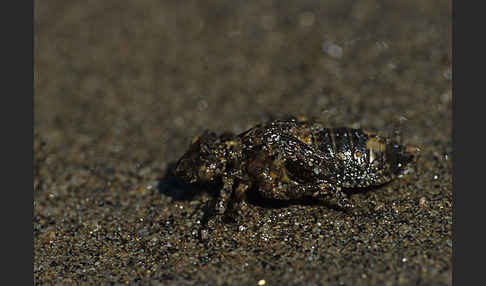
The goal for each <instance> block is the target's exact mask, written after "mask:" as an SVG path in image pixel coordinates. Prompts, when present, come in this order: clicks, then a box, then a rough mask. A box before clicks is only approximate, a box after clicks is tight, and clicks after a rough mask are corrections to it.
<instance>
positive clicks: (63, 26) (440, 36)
mask: <svg viewBox="0 0 486 286" xmlns="http://www.w3.org/2000/svg"><path fill="white" fill-rule="evenodd" d="M35 6H36V9H35V32H36V33H35V46H36V48H35V98H34V99H35V112H34V115H35V130H36V131H38V132H41V131H42V132H49V133H50V132H54V133H53V134H51V135H49V137H51V136H55V137H56V140H60V141H59V143H60V144H63V145H66V144H67V145H72V144H87V145H90V146H93V144H94V145H97V142H102V144H101V145H103V146H104V147H103V148H102V149H101V150H100V152H115V153H119V152H130V153H137V154H136V157H137V158H140V157H143V158H144V159H148V158H152V155H154V154H157V155H158V157H159V158H161V159H169V160H171V159H175V157H173V156H175V155H176V154H175V153H178V152H173V151H174V148H175V149H176V150H177V151H181V150H180V149H179V147H180V144H181V143H182V144H186V143H188V142H189V140H190V138H189V137H191V138H192V136H195V135H196V134H198V133H200V132H201V130H203V129H204V128H209V129H212V130H215V131H222V130H229V131H234V132H241V131H244V130H245V129H246V128H248V127H251V126H253V125H254V124H255V123H256V122H259V121H262V120H266V119H268V117H272V116H273V117H274V116H277V117H278V116H282V115H288V114H292V115H305V116H310V117H317V118H319V119H321V120H323V121H324V122H329V125H330V126H332V125H350V126H355V127H360V126H363V127H368V128H371V129H376V130H378V131H381V130H389V129H393V128H396V125H397V124H398V123H400V122H401V123H404V124H402V125H404V126H403V127H404V128H405V129H406V130H407V134H406V136H407V137H408V138H409V139H410V140H412V141H415V143H416V144H417V143H420V144H421V143H429V142H427V139H426V138H425V137H428V138H430V139H432V137H434V136H438V135H437V134H436V135H433V134H430V132H429V131H430V129H434V130H441V132H440V133H441V134H442V135H441V136H442V139H445V138H448V137H450V135H451V133H450V130H451V108H450V106H451V105H450V104H451V11H450V1H399V2H390V1H358V2H356V1H287V2H285V3H284V2H281V1H214V0H213V1H204V2H201V1H148V0H142V1H136V2H120V1H83V2H73V1H55V0H49V1H43V2H40V3H37V5H35ZM404 121H406V123H405V122H404ZM434 133H435V132H434ZM44 134H45V135H47V134H46V133H44ZM436 139H437V138H436ZM417 141H419V142H417ZM83 142H84V143H83ZM100 148H101V147H100ZM104 148H107V149H104ZM139 152H141V153H142V154H138V153H139ZM143 153H146V154H143ZM149 153H150V154H149Z"/></svg>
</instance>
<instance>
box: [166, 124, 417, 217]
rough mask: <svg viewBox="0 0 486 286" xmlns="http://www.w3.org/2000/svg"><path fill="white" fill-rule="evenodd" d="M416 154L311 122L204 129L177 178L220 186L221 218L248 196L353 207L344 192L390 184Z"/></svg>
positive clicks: (372, 137)
mask: <svg viewBox="0 0 486 286" xmlns="http://www.w3.org/2000/svg"><path fill="white" fill-rule="evenodd" d="M418 153H419V149H418V148H416V147H412V146H404V145H400V144H398V143H397V142H396V141H394V140H392V139H390V138H386V137H382V136H378V135H375V134H372V133H369V132H365V131H363V130H362V129H352V128H333V129H330V128H326V127H324V125H323V124H321V123H319V122H314V121H305V120H298V119H296V118H291V119H288V120H276V121H271V122H268V123H264V124H260V125H257V126H255V127H254V128H251V129H250V130H248V131H246V132H243V133H242V134H239V135H234V134H228V133H225V134H222V135H219V136H218V135H216V134H215V133H213V132H209V131H205V132H204V133H203V134H202V135H201V136H199V137H195V138H194V139H193V142H192V143H191V145H190V147H189V150H188V151H187V152H186V153H185V154H184V155H183V156H182V158H181V159H180V160H179V162H178V164H177V166H176V168H175V171H174V174H175V176H176V177H177V178H178V179H179V180H181V181H183V182H185V183H215V184H216V183H218V184H219V185H220V186H222V187H221V190H220V195H219V198H218V202H217V203H216V210H217V214H219V215H222V214H224V213H225V212H226V210H227V209H228V206H229V204H231V205H232V206H234V205H235V204H234V203H235V202H236V203H239V202H244V201H245V197H246V193H247V192H248V191H257V192H259V193H260V194H261V195H262V196H263V197H266V198H270V199H281V200H288V199H299V198H303V197H307V196H312V197H315V198H317V199H322V200H326V199H329V198H334V199H335V201H336V202H337V204H338V206H340V207H343V208H348V207H352V204H351V203H350V201H349V199H348V198H347V196H346V195H345V193H344V192H343V191H342V188H363V187H368V186H377V185H381V184H383V183H386V182H389V181H391V180H392V179H394V178H395V177H397V176H398V175H399V174H401V172H402V170H403V169H404V168H405V167H406V165H407V164H409V163H411V162H413V161H414V159H415V158H417V155H418Z"/></svg>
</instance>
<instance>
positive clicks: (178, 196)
mask: <svg viewBox="0 0 486 286" xmlns="http://www.w3.org/2000/svg"><path fill="white" fill-rule="evenodd" d="M176 165H177V163H175V162H173V163H169V165H168V166H167V171H166V172H165V174H164V176H163V177H162V178H160V179H159V180H158V182H159V184H158V189H159V193H160V194H162V195H166V196H168V197H171V198H172V199H173V200H175V201H192V200H193V199H194V196H195V195H196V194H197V193H198V192H199V189H198V188H197V187H196V186H193V185H189V184H183V183H180V182H179V181H178V180H177V178H176V177H175V176H174V172H173V171H174V169H175V167H176Z"/></svg>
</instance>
